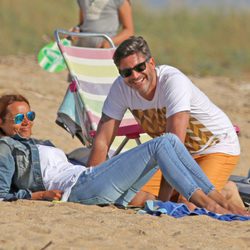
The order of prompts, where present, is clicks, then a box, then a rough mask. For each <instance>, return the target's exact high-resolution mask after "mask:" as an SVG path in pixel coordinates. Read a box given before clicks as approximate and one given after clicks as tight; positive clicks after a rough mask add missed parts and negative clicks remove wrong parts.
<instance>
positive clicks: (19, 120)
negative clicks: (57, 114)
mask: <svg viewBox="0 0 250 250" xmlns="http://www.w3.org/2000/svg"><path fill="white" fill-rule="evenodd" d="M25 116H26V117H27V119H28V120H29V121H34V120H35V118H36V113H35V112H34V111H29V112H27V113H26V114H16V115H15V117H14V119H13V120H14V123H15V124H21V123H22V122H23V120H24V117H25Z"/></svg>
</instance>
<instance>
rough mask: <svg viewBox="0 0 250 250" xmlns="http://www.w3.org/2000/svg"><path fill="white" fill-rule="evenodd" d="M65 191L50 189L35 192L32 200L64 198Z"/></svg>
mask: <svg viewBox="0 0 250 250" xmlns="http://www.w3.org/2000/svg"><path fill="white" fill-rule="evenodd" d="M62 194H63V192H62V191H61V190H48V191H39V192H34V193H32V195H31V199H32V200H46V201H53V200H56V201H59V200H61V198H62Z"/></svg>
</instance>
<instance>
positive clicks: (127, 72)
mask: <svg viewBox="0 0 250 250" xmlns="http://www.w3.org/2000/svg"><path fill="white" fill-rule="evenodd" d="M119 73H120V75H121V76H122V77H123V78H126V77H129V76H131V74H132V69H123V70H119Z"/></svg>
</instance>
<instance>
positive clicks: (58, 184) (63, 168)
mask: <svg viewBox="0 0 250 250" xmlns="http://www.w3.org/2000/svg"><path fill="white" fill-rule="evenodd" d="M37 147H38V151H39V157H40V165H41V173H42V178H43V183H44V186H45V189H46V190H53V189H58V190H61V191H63V192H64V193H63V196H62V199H61V201H67V200H68V197H69V195H70V192H71V188H72V187H73V186H74V184H75V183H76V181H77V180H78V177H79V176H80V174H81V173H82V172H83V171H85V170H86V169H87V168H86V167H84V166H82V165H73V164H72V163H70V162H69V161H68V159H67V157H66V155H65V154H64V152H63V151H62V150H61V149H58V148H55V147H50V146H44V145H37Z"/></svg>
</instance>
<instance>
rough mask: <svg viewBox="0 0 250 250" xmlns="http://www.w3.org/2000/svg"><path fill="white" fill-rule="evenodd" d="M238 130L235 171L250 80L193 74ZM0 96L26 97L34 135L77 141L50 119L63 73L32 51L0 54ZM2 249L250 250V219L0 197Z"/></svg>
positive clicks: (248, 116) (247, 144)
mask: <svg viewBox="0 0 250 250" xmlns="http://www.w3.org/2000/svg"><path fill="white" fill-rule="evenodd" d="M191 78H192V80H193V81H194V82H195V84H196V85H197V86H198V87H199V88H201V89H202V90H203V91H204V92H205V93H206V94H207V95H208V96H209V97H210V99H211V100H213V101H214V103H215V104H217V105H218V106H219V107H221V108H222V109H223V110H224V111H225V112H226V113H227V114H228V115H229V117H230V119H231V120H232V122H233V123H234V124H237V125H238V126H239V127H240V129H241V132H240V136H239V138H240V143H241V150H242V154H241V160H240V163H239V164H238V166H237V168H236V169H235V171H234V174H237V175H246V174H247V172H248V170H249V168H250V154H249V148H250V130H249V126H250V112H249V111H250V103H249V100H250V79H249V81H248V80H240V81H235V80H231V79H228V78H226V77H206V78H198V77H191ZM0 79H1V80H0V94H3V93H13V92H18V93H21V94H23V95H24V96H26V97H27V98H28V99H29V101H30V103H31V106H32V109H33V110H34V111H36V113H37V119H36V122H35V125H34V129H33V133H34V136H35V137H37V138H41V139H50V140H52V141H53V142H54V144H55V145H56V146H58V147H59V148H62V149H63V150H64V151H65V152H70V151H71V150H73V149H75V148H77V147H80V146H81V144H80V142H79V141H78V140H77V139H72V138H71V136H70V135H69V134H68V133H66V132H65V131H64V130H63V129H62V128H60V127H59V126H57V125H56V124H55V122H54V121H55V119H56V112H57V109H58V107H59V105H60V103H61V101H62V98H63V96H64V94H65V90H66V87H67V82H66V79H67V72H66V71H64V72H62V73H59V74H58V73H48V72H45V71H43V70H42V69H41V68H40V67H39V66H38V65H37V63H36V59H35V58H34V57H32V56H15V57H2V58H1V59H0ZM0 218H1V219H0V249H128V248H130V249H250V236H249V235H250V221H248V222H239V221H237V222H221V221H218V220H215V219H212V218H209V217H206V216H196V217H185V218H182V219H174V218H172V217H168V216H161V217H154V216H150V215H138V214H136V212H135V211H134V210H121V209H117V208H115V207H113V206H110V207H103V208H101V207H98V206H85V205H79V204H72V203H51V202H45V201H24V200H19V201H15V202H11V203H7V202H0Z"/></svg>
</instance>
